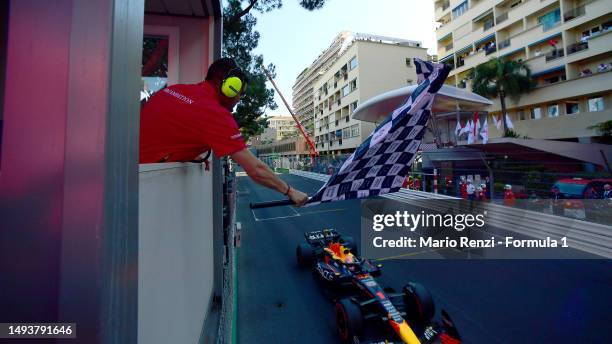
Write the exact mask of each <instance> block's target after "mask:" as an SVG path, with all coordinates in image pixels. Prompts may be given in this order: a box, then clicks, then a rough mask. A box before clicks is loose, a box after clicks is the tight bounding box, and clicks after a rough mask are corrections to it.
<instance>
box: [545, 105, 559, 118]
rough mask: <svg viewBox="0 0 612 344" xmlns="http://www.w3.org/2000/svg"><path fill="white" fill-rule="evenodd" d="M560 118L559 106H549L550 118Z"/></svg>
mask: <svg viewBox="0 0 612 344" xmlns="http://www.w3.org/2000/svg"><path fill="white" fill-rule="evenodd" d="M557 116H559V105H557V104H552V105H549V106H548V117H557Z"/></svg>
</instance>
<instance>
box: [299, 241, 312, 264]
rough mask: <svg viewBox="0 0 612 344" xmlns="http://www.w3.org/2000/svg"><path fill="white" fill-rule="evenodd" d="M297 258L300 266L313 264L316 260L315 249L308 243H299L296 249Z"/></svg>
mask: <svg viewBox="0 0 612 344" xmlns="http://www.w3.org/2000/svg"><path fill="white" fill-rule="evenodd" d="M295 258H296V259H297V263H298V266H299V267H300V268H307V267H309V266H312V264H314V261H315V255H314V250H313V249H312V247H311V246H310V245H308V244H305V243H302V244H299V245H298V246H297V247H296V249H295Z"/></svg>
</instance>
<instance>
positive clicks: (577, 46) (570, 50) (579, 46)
mask: <svg viewBox="0 0 612 344" xmlns="http://www.w3.org/2000/svg"><path fill="white" fill-rule="evenodd" d="M587 49H589V42H587V41H585V42H579V43H574V44H570V45H568V46H567V55H568V56H569V55H571V54H575V53H577V52H580V51H583V50H587Z"/></svg>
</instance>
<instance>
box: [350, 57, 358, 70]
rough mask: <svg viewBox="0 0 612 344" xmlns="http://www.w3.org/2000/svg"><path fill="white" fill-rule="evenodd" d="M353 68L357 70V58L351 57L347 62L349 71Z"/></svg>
mask: <svg viewBox="0 0 612 344" xmlns="http://www.w3.org/2000/svg"><path fill="white" fill-rule="evenodd" d="M355 68H357V56H355V57H353V58H352V59H351V61H350V62H349V69H350V70H353V69H355Z"/></svg>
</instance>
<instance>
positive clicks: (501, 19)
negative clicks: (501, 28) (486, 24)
mask: <svg viewBox="0 0 612 344" xmlns="http://www.w3.org/2000/svg"><path fill="white" fill-rule="evenodd" d="M506 20H508V12H506V13H504V14H501V15H499V16H497V17H496V18H495V22H496V23H497V25H499V24H501V23H503V22H505V21H506Z"/></svg>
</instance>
